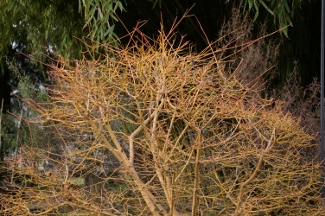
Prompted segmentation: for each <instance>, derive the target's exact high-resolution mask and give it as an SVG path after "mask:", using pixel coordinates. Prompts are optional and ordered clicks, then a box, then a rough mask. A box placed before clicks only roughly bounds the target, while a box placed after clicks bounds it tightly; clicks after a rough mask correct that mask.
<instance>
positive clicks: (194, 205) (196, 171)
mask: <svg viewBox="0 0 325 216" xmlns="http://www.w3.org/2000/svg"><path fill="white" fill-rule="evenodd" d="M201 146H202V134H201V132H200V133H199V137H198V141H197V143H196V148H197V149H196V157H195V167H194V188H193V202H192V216H195V215H196V210H197V205H198V199H197V192H198V188H199V181H200V175H199V162H200V156H201Z"/></svg>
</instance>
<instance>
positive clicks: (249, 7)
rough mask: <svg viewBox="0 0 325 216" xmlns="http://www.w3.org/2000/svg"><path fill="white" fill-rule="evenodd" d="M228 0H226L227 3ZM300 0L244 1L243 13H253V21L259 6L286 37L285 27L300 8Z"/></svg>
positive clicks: (258, 12)
mask: <svg viewBox="0 0 325 216" xmlns="http://www.w3.org/2000/svg"><path fill="white" fill-rule="evenodd" d="M229 1H230V0H227V2H229ZM301 2H302V1H301V0H292V1H288V0H281V1H279V0H266V1H265V0H244V12H245V11H249V12H250V11H253V12H254V13H255V15H254V20H256V19H257V18H258V16H259V15H260V6H261V5H262V7H263V8H264V9H265V10H266V11H267V12H268V13H269V14H271V15H272V16H273V17H274V23H275V24H276V25H277V26H278V27H279V28H280V29H281V30H282V31H281V32H282V33H283V34H284V35H285V36H286V37H288V29H287V26H288V25H291V18H292V17H293V15H294V14H295V11H296V9H298V8H299V7H300V6H301Z"/></svg>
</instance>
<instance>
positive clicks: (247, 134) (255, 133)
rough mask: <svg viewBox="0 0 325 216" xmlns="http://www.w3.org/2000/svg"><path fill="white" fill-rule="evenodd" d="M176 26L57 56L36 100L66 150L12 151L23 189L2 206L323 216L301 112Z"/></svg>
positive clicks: (10, 209) (22, 210)
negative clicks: (199, 47)
mask: <svg viewBox="0 0 325 216" xmlns="http://www.w3.org/2000/svg"><path fill="white" fill-rule="evenodd" d="M174 27H175V26H173V27H172V30H171V31H170V32H168V33H164V30H163V28H162V29H161V31H160V35H159V37H158V38H157V39H156V40H153V39H151V38H149V37H147V36H145V35H144V34H142V32H141V31H140V30H139V29H137V28H136V29H135V31H134V32H132V33H131V34H130V35H131V37H130V43H129V44H128V45H127V46H126V47H124V48H121V47H114V46H111V45H109V44H107V45H105V49H107V53H109V54H107V55H104V56H101V58H98V59H93V60H86V59H84V60H81V61H68V60H63V59H62V60H61V61H60V62H59V64H57V65H52V71H51V76H52V78H53V80H54V81H55V85H54V86H53V87H52V88H51V90H50V94H51V101H52V102H51V103H35V102H32V101H28V103H29V105H30V106H31V107H32V108H33V109H34V110H36V111H38V113H39V114H40V117H39V118H40V120H39V121H38V122H39V123H42V124H44V123H46V124H44V125H48V124H49V123H51V124H52V127H55V128H56V129H57V131H58V133H59V135H60V136H61V138H62V141H61V143H60V144H58V145H60V146H59V149H60V150H59V151H58V150H57V149H58V148H56V151H52V150H51V149H40V148H35V147H27V146H22V147H21V154H19V156H18V157H10V158H8V160H7V163H8V164H9V165H10V168H11V169H12V170H14V171H15V172H14V173H13V174H14V177H15V179H16V181H19V183H20V184H19V185H20V186H19V187H20V189H19V190H18V191H17V192H16V193H15V194H14V195H13V194H8V195H5V196H3V197H1V198H0V200H1V204H2V206H3V207H4V209H5V210H3V212H4V213H8V214H9V215H10V214H11V215H12V214H28V213H30V211H34V212H38V213H40V214H50V213H69V214H90V213H91V214H102V215H149V214H151V215H168V214H169V215H321V214H324V210H323V208H322V207H321V197H320V194H319V190H320V188H321V182H320V177H321V170H320V165H319V163H316V162H315V161H313V160H312V159H308V160H306V158H304V152H305V151H307V150H308V149H309V148H312V147H313V142H312V139H313V137H311V136H309V135H308V134H306V133H305V132H304V131H303V129H302V128H300V126H299V119H297V118H294V117H293V116H291V115H290V114H288V113H284V112H282V110H281V108H282V107H281V106H280V105H278V103H277V102H275V101H274V100H272V99H271V100H267V99H263V98H262V97H261V96H260V95H261V94H260V92H259V91H257V89H256V88H253V87H252V86H251V85H249V84H250V83H249V82H248V83H247V82H244V81H242V80H239V79H237V78H236V77H237V74H236V73H238V72H239V71H240V66H241V64H238V67H237V68H234V70H233V73H229V68H227V66H229V64H228V63H229V61H230V60H231V58H232V56H231V55H230V56H229V57H228V58H227V59H222V60H220V59H219V58H218V56H220V55H219V54H220V53H221V52H223V50H224V49H222V48H220V49H218V48H216V49H213V48H212V47H214V46H213V44H210V45H209V46H208V48H207V49H206V50H204V51H202V52H200V53H198V54H195V53H192V52H191V46H190V45H188V43H186V42H181V43H180V44H178V45H177V44H173V43H172V38H173V33H172V32H173V29H174ZM240 72H241V73H242V71H240ZM245 81H246V80H245ZM22 196H23V199H21V197H22Z"/></svg>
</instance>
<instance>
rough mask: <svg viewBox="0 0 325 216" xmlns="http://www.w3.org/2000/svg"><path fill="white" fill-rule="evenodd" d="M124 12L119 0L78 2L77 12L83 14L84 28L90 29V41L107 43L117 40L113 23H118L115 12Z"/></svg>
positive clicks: (82, 0) (83, 0) (85, 0)
mask: <svg viewBox="0 0 325 216" xmlns="http://www.w3.org/2000/svg"><path fill="white" fill-rule="evenodd" d="M117 10H120V11H121V12H122V11H123V10H124V6H123V4H122V2H121V1H119V0H109V1H107V0H106V1H105V0H91V1H90V0H79V12H83V13H84V17H85V20H86V23H85V25H84V28H85V27H88V28H89V29H90V33H89V35H88V36H90V38H91V40H92V41H96V42H108V41H112V40H113V39H117V35H116V34H115V33H114V27H115V24H114V22H118V21H119V20H118V18H117V16H116V11H117Z"/></svg>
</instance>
